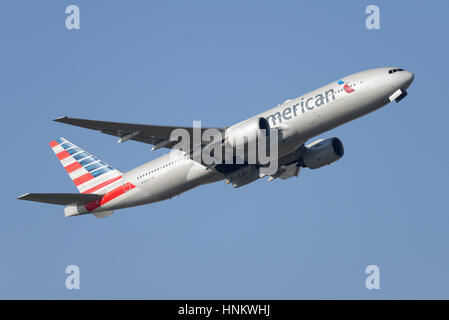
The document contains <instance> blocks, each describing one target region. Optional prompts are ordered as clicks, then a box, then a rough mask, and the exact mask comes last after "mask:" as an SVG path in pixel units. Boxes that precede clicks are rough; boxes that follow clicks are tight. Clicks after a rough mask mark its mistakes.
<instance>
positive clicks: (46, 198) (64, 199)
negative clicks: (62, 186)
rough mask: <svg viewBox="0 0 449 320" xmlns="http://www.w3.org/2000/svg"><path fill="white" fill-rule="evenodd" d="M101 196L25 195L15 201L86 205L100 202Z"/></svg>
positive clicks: (77, 194)
mask: <svg viewBox="0 0 449 320" xmlns="http://www.w3.org/2000/svg"><path fill="white" fill-rule="evenodd" d="M101 197H103V195H101V194H82V193H27V194H24V195H22V196H20V197H18V198H17V199H19V200H28V201H36V202H43V203H50V204H59V205H71V204H86V203H89V202H92V201H97V200H100V199H101Z"/></svg>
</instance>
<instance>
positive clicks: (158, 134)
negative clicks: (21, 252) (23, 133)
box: [54, 117, 225, 150]
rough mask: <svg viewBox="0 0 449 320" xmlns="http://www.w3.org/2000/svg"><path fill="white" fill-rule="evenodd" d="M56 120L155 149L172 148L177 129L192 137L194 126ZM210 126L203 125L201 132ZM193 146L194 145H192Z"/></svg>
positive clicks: (66, 118)
mask: <svg viewBox="0 0 449 320" xmlns="http://www.w3.org/2000/svg"><path fill="white" fill-rule="evenodd" d="M54 121H57V122H61V123H66V124H70V125H73V126H78V127H82V128H87V129H92V130H97V131H100V132H102V133H105V134H109V135H112V136H116V137H119V138H120V139H119V140H118V141H117V142H118V143H120V142H124V141H127V140H134V141H139V142H143V143H148V144H152V145H153V146H154V147H153V150H156V149H159V148H172V147H173V146H175V145H176V144H177V143H178V141H170V134H171V132H172V131H173V130H175V129H178V128H179V129H185V130H187V131H188V132H189V133H190V136H191V137H192V136H193V135H192V133H193V127H173V126H156V125H148V124H133V123H122V122H109V121H97V120H86V119H77V118H69V117H61V118H57V119H54ZM207 129H210V128H203V127H201V133H202V132H203V131H205V130H207ZM214 129H217V130H218V131H220V132H221V133H222V136H224V132H225V128H214ZM191 148H192V147H191Z"/></svg>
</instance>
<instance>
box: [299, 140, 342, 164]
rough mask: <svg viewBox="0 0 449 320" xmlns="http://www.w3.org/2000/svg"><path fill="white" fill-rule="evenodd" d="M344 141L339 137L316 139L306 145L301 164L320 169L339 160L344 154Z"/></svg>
mask: <svg viewBox="0 0 449 320" xmlns="http://www.w3.org/2000/svg"><path fill="white" fill-rule="evenodd" d="M344 152H345V151H344V148H343V143H341V141H340V139H338V138H329V139H325V140H318V141H315V142H313V143H311V144H309V145H308V146H306V151H305V152H304V154H303V156H302V159H301V165H302V166H303V167H307V168H310V169H318V168H321V167H322V166H325V165H329V164H331V163H332V162H335V161H337V160H339V159H340V158H341V157H343V154H344Z"/></svg>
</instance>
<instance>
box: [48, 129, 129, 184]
mask: <svg viewBox="0 0 449 320" xmlns="http://www.w3.org/2000/svg"><path fill="white" fill-rule="evenodd" d="M50 146H51V148H52V149H53V152H54V153H55V154H56V156H57V157H58V159H59V161H60V162H61V164H62V166H63V167H64V169H65V170H66V171H67V174H68V175H69V176H70V179H72V181H73V183H74V184H75V186H76V187H77V188H78V190H79V191H80V192H81V193H104V192H105V191H106V192H107V191H109V189H110V188H111V187H112V186H113V185H112V184H113V183H114V182H116V184H120V183H121V181H120V180H121V179H122V175H121V173H120V172H119V171H117V170H115V169H114V168H112V167H111V166H109V165H108V164H106V163H104V162H103V161H101V160H100V159H98V158H96V157H94V156H92V155H91V154H90V153H88V152H86V151H85V150H83V149H81V148H79V147H78V146H76V145H74V144H73V143H71V142H69V141H67V140H66V139H64V138H59V139H57V140H53V141H51V142H50Z"/></svg>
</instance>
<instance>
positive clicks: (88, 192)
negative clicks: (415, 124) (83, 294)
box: [18, 67, 414, 218]
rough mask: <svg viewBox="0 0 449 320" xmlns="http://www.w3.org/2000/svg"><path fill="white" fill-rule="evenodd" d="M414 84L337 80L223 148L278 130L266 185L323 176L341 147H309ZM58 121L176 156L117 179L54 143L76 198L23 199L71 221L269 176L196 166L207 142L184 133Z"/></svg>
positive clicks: (245, 128) (377, 72) (225, 136)
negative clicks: (178, 136)
mask: <svg viewBox="0 0 449 320" xmlns="http://www.w3.org/2000/svg"><path fill="white" fill-rule="evenodd" d="M413 80H414V74H413V73H411V72H409V71H406V70H404V69H401V68H397V67H386V68H376V69H370V70H366V71H362V72H358V73H355V74H352V75H349V76H347V77H343V78H340V79H337V80H336V81H333V82H332V83H330V84H328V85H326V86H324V87H321V88H319V89H316V90H314V91H312V92H309V93H306V94H304V95H302V96H300V97H298V98H296V99H290V100H287V101H285V102H284V103H282V104H280V105H278V106H276V107H274V108H272V109H270V110H268V111H265V112H263V113H260V114H258V115H256V116H254V117H251V118H249V119H247V120H245V121H242V122H240V123H237V124H235V125H233V126H230V127H227V128H226V127H224V128H215V129H216V130H217V132H219V134H220V135H221V139H222V140H220V141H219V142H220V143H223V144H224V143H226V142H228V141H230V139H231V138H236V136H238V135H242V134H245V136H252V135H253V134H254V133H255V131H258V130H268V129H270V130H272V129H275V130H277V132H278V136H277V137H278V138H279V139H278V153H277V158H276V161H277V167H276V169H277V170H276V172H274V173H271V174H270V175H269V176H268V181H271V180H274V179H277V178H279V179H284V180H285V179H288V178H292V177H298V175H299V172H300V169H301V168H310V169H318V168H321V167H323V166H325V165H330V164H331V163H333V162H335V161H337V160H339V159H340V158H342V157H343V154H344V148H343V143H342V142H341V141H340V139H338V138H336V137H332V138H327V139H319V140H317V141H314V142H312V143H309V144H306V142H307V141H308V140H309V139H311V138H314V137H316V136H318V135H320V134H323V133H325V132H327V131H329V130H331V129H334V128H336V127H338V126H340V125H342V124H345V123H347V122H349V121H352V120H354V119H356V118H359V117H361V116H363V115H366V114H368V113H370V112H373V111H375V110H377V109H379V108H381V107H383V106H385V105H387V104H389V103H390V102H393V101H396V102H397V103H398V102H400V101H401V100H402V99H403V98H405V97H406V96H407V89H408V88H409V86H410V85H411V84H412V82H413ZM54 121H57V122H61V123H65V124H69V125H73V126H78V127H83V128H87V129H92V130H97V131H100V132H102V133H104V134H108V135H112V136H116V137H118V138H119V140H118V141H117V142H118V143H121V142H125V141H128V140H134V141H138V142H142V143H147V144H151V145H153V150H156V149H160V148H167V149H172V150H171V152H169V153H168V154H166V155H163V156H161V157H159V158H156V159H154V160H152V161H150V162H147V163H145V164H143V165H141V166H139V167H137V168H134V169H132V170H130V171H128V172H120V171H119V170H117V169H115V168H113V167H112V166H110V165H108V164H107V163H106V162H103V161H102V160H100V159H98V158H97V157H95V156H93V155H91V154H90V153H88V152H86V151H85V150H83V149H82V148H80V147H78V146H76V145H75V144H73V143H71V142H70V141H68V140H66V139H64V138H59V139H56V140H53V141H51V142H50V146H51V148H52V150H53V151H54V153H55V154H56V156H57V158H58V159H59V161H60V162H61V164H62V166H63V167H64V168H65V170H66V171H67V173H68V175H69V176H70V178H71V179H72V181H73V182H74V184H75V186H76V187H77V188H78V191H79V193H27V194H24V195H22V196H20V197H18V199H20V200H30V201H37V202H43V203H50V204H57V205H65V206H66V207H65V208H64V212H65V216H66V217H71V216H78V215H85V214H93V215H95V216H96V217H98V218H103V217H107V216H109V215H111V214H112V213H113V212H114V210H117V209H123V208H128V207H133V206H138V205H143V204H148V203H153V202H157V201H162V200H166V199H170V198H172V197H174V196H176V195H179V194H181V193H183V192H186V191H188V190H191V189H193V188H195V187H197V186H200V185H205V184H209V183H213V182H217V181H220V180H225V181H226V183H231V184H232V185H233V186H234V187H235V188H238V187H241V186H244V185H247V184H248V183H251V182H253V181H256V180H258V179H260V178H263V177H265V176H266V175H265V174H261V167H263V166H262V165H260V164H258V163H253V164H250V163H249V162H248V163H247V162H243V163H239V164H237V163H230V164H228V163H216V164H214V165H212V166H211V165H206V164H205V163H203V162H202V161H198V160H195V159H192V152H194V149H198V148H203V147H204V146H203V145H202V143H203V142H201V144H200V146H198V144H196V145H195V144H193V145H192V146H190V147H189V149H184V150H183V149H179V148H177V147H176V141H173V140H172V139H170V136H171V132H172V131H173V130H175V129H177V128H179V127H173V126H157V125H145V124H130V123H119V122H107V121H97V120H86V119H77V118H70V117H66V116H65V117H61V118H57V119H54ZM181 128H182V129H183V130H186V131H187V132H189V133H193V130H194V128H193V127H181ZM207 129H208V128H201V129H200V130H201V132H204V131H205V130H207ZM237 138H238V137H237ZM232 141H236V140H232Z"/></svg>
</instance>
